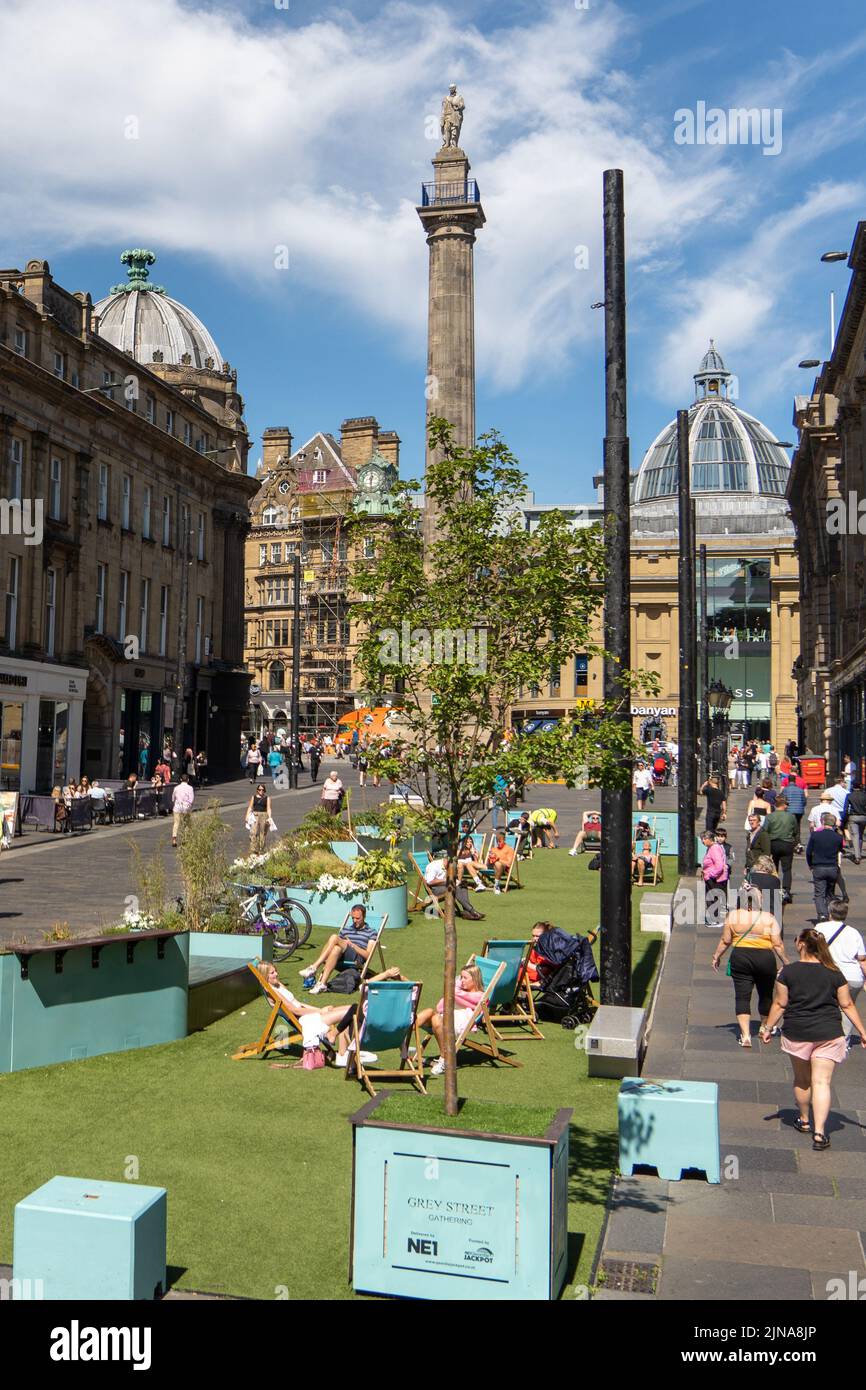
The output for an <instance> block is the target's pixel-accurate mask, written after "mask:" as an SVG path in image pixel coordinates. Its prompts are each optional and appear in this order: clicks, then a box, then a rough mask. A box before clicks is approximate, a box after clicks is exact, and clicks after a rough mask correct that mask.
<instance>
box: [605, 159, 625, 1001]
mask: <svg viewBox="0 0 866 1390" xmlns="http://www.w3.org/2000/svg"><path fill="white" fill-rule="evenodd" d="M604 358H605V438H604V537H605V557H606V562H607V578H606V581H605V603H604V645H605V648H606V650H607V652H608V653H609V655H608V657H607V658H606V660H605V663H604V698H605V700H606V701H610V702H613V704H614V705H615V706H616V710H617V712H616V714H615V715H614V718H615V719H616V720H617V721H618V722H621V723H623V724H627V725H628V727H629V731H630V730H631V698H630V695H629V692H628V691H627V690H624V689H623V686H622V684H621V681H620V673H621V672H622V671H624V670H628V669H629V667H630V666H631V583H630V577H629V564H630V558H631V555H630V552H631V524H630V515H629V482H630V479H629V448H628V432H627V423H626V352H625V211H624V199H623V178H622V170H621V169H606V170H605V171H604ZM630 771H631V768H630V767H629V772H630ZM601 820H602V826H603V834H602V841H601V885H600V887H601V928H602V931H601V998H602V1003H604V1004H625V1005H627V1004H630V1003H631V786H630V783H628V784H627V785H626V786H625V787H623V788H612V789H610V790H602V793H601Z"/></svg>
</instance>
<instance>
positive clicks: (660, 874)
mask: <svg viewBox="0 0 866 1390" xmlns="http://www.w3.org/2000/svg"><path fill="white" fill-rule="evenodd" d="M644 840H652V841H654V842H655V854H654V855H653V858H654V859H655V863H654V864H653V866H652V878H648V877H647V875H646V873H644V876H643V881H644V883H649V884H651V885H653V886H654V885H655V884H657V883H664V881H665V871H664V869H663V867H662V845H661V839H660V837H659V836H658V835H642V836H641V838H640V843H641V844H643V842H644ZM637 847H638V841H637V840H632V843H631V853H632V858H634V857H635V856H636V855H637ZM636 872H637V871H636V869H632V871H631V873H632V879H633V881H634V882H635V883H636V882H637V878H636V877H635V875H636Z"/></svg>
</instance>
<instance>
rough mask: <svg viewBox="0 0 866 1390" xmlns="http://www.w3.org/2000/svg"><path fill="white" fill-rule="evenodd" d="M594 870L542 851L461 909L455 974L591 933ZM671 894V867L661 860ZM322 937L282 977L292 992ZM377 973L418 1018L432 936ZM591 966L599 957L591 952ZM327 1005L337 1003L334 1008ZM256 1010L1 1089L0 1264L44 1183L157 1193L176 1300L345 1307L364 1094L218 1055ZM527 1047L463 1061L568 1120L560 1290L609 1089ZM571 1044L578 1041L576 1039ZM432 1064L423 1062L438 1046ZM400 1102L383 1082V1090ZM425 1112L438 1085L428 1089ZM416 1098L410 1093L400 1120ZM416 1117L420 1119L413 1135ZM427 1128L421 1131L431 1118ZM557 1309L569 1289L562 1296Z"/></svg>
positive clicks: (600, 1155) (610, 1158) (577, 1246)
mask: <svg viewBox="0 0 866 1390" xmlns="http://www.w3.org/2000/svg"><path fill="white" fill-rule="evenodd" d="M588 861H589V856H587V855H584V856H582V857H581V858H579V859H576V860H575V859H572V858H570V857H569V855H567V854H566V853H565V851H564V850H557V851H542V852H538V853H536V855H535V858H534V859H533V860H532V861H531V862H530V863H528V864H525V865H522V866H521V874H522V877H523V881H524V884H525V886H524V888H523V889H521V890H520V891H517V892H509V893H507V894H504V895H502V896H499V897H496V896H494V895H493V894H492V893H485V894H482V895H480V896H479V897H476V898H474V902H475V903H476V905H477V906H478V908H479V910H481V911H484V912H485V913H486V914H487V920H486V921H485V922H462V923H461V924H460V926H459V938H458V939H459V952H460V956H461V958H462V959H466V957H467V956H468V955H469V954H470V953H471V952H474V951H480V950H481V947H482V945H483V943H484V941H485V940H486V939H487V938H488V937H493V936H509V937H519V938H524V937H526V936H528V934H529V931H530V929H531V927H532V924H533V922H535V921H537V920H549V921H552V922H555V923H556V924H557V925H559V926H562V927H564V928H565V929H566V930H568V931H581V932H586V931H588V930H589V929H591V928H592V927H594V926H595V925H596V924H597V922H598V892H599V876H598V874H596V873H590V872H588V870H587V867H586V866H587V863H588ZM665 870H666V874H667V876H668V879H669V880H672V879H673V877H674V874H675V862H674V861H672V860H667V861H666V862H665ZM639 901H640V894H639V893H638V892H637V891H635V895H634V923H635V926H634V928H633V961H634V970H633V980H634V988H633V1002H634V1003H635V1004H636V1005H639V1004H641V1003H643V1002H644V1000H645V999H646V998H647V996H648V991H649V987H650V983H651V980H652V976H653V973H654V971H655V968H656V966H657V963H658V958H659V955H660V947H661V939H660V938H659V937H656V936H650V935H647V934H643V933H641V931H640V922H639ZM325 935H326V933H325V931H324V929H316V930H314V932H313V935H312V938H311V940H310V942H309V943H308V944H307V946H306V947H304V948H303V949H302V951H300V952H298V953H296V955H295V956H293V957H292V958H291V959H290V960H289V961H288V962H286V964H285V965H284V966H283V967H281V974H282V976H283V978H284V979H285V980H286V981H288V982H289V983H290V984H291V986H292V988H294V989H295V990H296V991H298V978H299V977H298V970H299V967H300V965H301V964H302V962H303V961H305V960H306V961H307V962H309V961H311V960H313V959H314V953H315V952H316V951H318V949H319V946H320V945H321V941H322V940H323V938H324V936H325ZM385 948H386V954H387V959H388V963H389V964H390V965H399V966H400V968H401V969H402V970H403V972H404V974H406V975H409V976H411V977H412V978H415V979H420V980H422V981H424V988H423V993H422V1000H421V1004H422V1007H424V1006H429V1005H434V1004H435V1003H436V1001H437V1000H438V999H439V998H440V996H441V994H442V929H441V924H440V923H439V922H438V920H432V921H431V920H429V919H427V918H425V917H423V916H419V915H417V914H415V915H413V917H412V922H411V925H410V926H409V927H408V928H406V929H404V930H402V931H388V932H386V933H385ZM595 949H596V952H597V951H598V946H596V948H595ZM327 1002H328V1003H332V1002H333V1003H337V1002H340V996H336V995H335V996H333V998H331V997H329V998H328V1000H327ZM266 1016H267V1008H266V1005H265V1002H264V1000H263V999H262V1000H260V1001H256V1002H255V1003H253V1004H250V1005H248V1006H247V1008H246V1009H245V1010H242V1011H239V1012H238V1013H234V1014H231V1015H230V1016H229V1017H228V1018H225V1019H222V1020H221V1021H220V1022H219V1023H217V1024H214V1025H212V1026H211V1027H210V1028H208V1029H206V1030H205V1031H204V1032H201V1033H196V1034H194V1035H193V1036H191V1037H189V1038H185V1039H183V1040H181V1041H180V1042H176V1043H171V1044H168V1045H166V1046H162V1047H153V1048H146V1049H143V1050H141V1051H137V1052H125V1053H113V1054H110V1055H108V1056H105V1057H93V1058H88V1059H86V1060H84V1061H80V1062H70V1063H65V1064H63V1065H59V1066H53V1067H44V1068H39V1069H37V1070H34V1071H28V1072H18V1073H14V1074H11V1075H0V1153H2V1154H3V1155H4V1156H5V1161H4V1162H3V1163H2V1165H0V1263H2V1262H7V1263H9V1262H11V1259H12V1219H13V1210H14V1206H15V1203H16V1202H18V1201H20V1200H21V1198H22V1197H24V1196H26V1194H27V1193H29V1192H32V1191H33V1190H34V1189H35V1188H37V1187H39V1186H41V1185H42V1183H44V1182H46V1181H47V1180H48V1179H49V1178H51V1177H53V1176H55V1175H56V1174H63V1175H67V1176H72V1177H83V1178H101V1179H107V1180H112V1181H116V1182H121V1181H123V1180H124V1179H128V1178H129V1177H130V1176H131V1175H134V1176H135V1178H136V1179H137V1180H138V1181H140V1182H142V1183H147V1184H153V1185H156V1186H162V1187H165V1188H166V1189H167V1190H168V1258H169V1265H170V1277H171V1278H173V1279H174V1281H175V1282H176V1285H177V1286H178V1287H179V1288H185V1289H198V1290H201V1291H210V1292H215V1293H228V1294H235V1295H246V1296H248V1297H253V1298H274V1297H276V1296H280V1297H285V1296H286V1294H288V1296H289V1297H291V1298H293V1299H304V1298H310V1299H312V1298H317V1299H343V1298H351V1297H353V1296H354V1295H353V1293H352V1290H351V1288H350V1286H349V1284H348V1264H349V1219H350V1212H349V1202H350V1185H351V1127H350V1125H349V1116H350V1115H352V1114H353V1113H354V1112H355V1111H357V1110H359V1109H360V1108H361V1106H362V1105H363V1104H364V1102H365V1100H366V1099H367V1094H366V1092H365V1091H363V1090H362V1088H361V1087H360V1086H359V1085H358V1083H357V1082H353V1081H349V1080H347V1078H346V1076H345V1073H344V1072H342V1071H338V1070H336V1069H332V1068H326V1069H325V1070H322V1071H316V1072H304V1071H300V1070H297V1071H296V1070H272V1069H271V1068H270V1067H269V1066H268V1064H267V1062H264V1061H260V1060H250V1061H243V1062H234V1061H232V1060H231V1054H232V1052H234V1051H235V1050H236V1049H237V1048H238V1047H239V1046H240V1045H241V1044H243V1043H247V1042H250V1041H251V1040H252V1039H253V1038H255V1037H256V1036H257V1035H258V1034H259V1032H260V1031H261V1029H262V1027H263V1024H264V1021H265V1018H266ZM542 1031H543V1032H544V1035H545V1038H544V1041H543V1042H540V1041H530V1040H526V1041H518V1040H516V1039H515V1041H514V1042H512V1043H510V1045H509V1046H510V1050H511V1051H512V1052H513V1053H514V1054H515V1055H516V1056H517V1057H518V1059H519V1060H520V1061H521V1062H522V1063H523V1065H522V1066H521V1067H520V1068H513V1067H497V1066H495V1065H493V1064H491V1063H490V1062H488V1061H486V1060H485V1059H483V1058H481V1057H480V1056H478V1055H477V1054H470V1055H463V1056H461V1059H460V1069H459V1073H458V1081H459V1088H460V1093H461V1095H462V1096H465V1097H467V1098H469V1099H470V1100H471V1101H473V1102H474V1101H491V1102H496V1103H497V1104H498V1105H503V1104H505V1105H513V1106H517V1107H520V1108H522V1107H530V1106H538V1105H542V1106H546V1107H550V1108H553V1109H557V1108H559V1107H560V1106H569V1107H572V1108H573V1109H574V1116H573V1120H572V1124H571V1127H570V1189H569V1199H570V1200H569V1232H570V1237H569V1239H570V1246H569V1257H570V1261H569V1276H568V1278H569V1285H575V1284H586V1283H588V1276H589V1272H590V1268H591V1263H592V1257H593V1254H594V1251H595V1247H596V1245H597V1242H598V1237H599V1233H600V1230H601V1224H602V1219H603V1215H604V1204H605V1201H606V1198H607V1194H608V1190H609V1182H610V1174H611V1172H612V1171H613V1169H614V1167H615V1165H616V1160H617V1111H616V1096H617V1090H618V1083H617V1082H616V1081H610V1080H605V1079H598V1078H589V1077H588V1076H587V1059H586V1054H585V1053H584V1052H583V1051H582V1049H578V1048H576V1047H575V1034H574V1033H570V1032H567V1031H566V1030H565V1029H562V1028H560V1026H559V1025H558V1024H554V1023H544V1024H542ZM578 1040H579V1039H578ZM434 1051H435V1045H434ZM396 1088H400V1083H399V1082H398V1083H394V1082H390V1081H389V1082H388V1083H387V1086H386V1088H385V1089H388V1090H394V1089H396ZM429 1089H430V1093H431V1105H435V1102H436V1100H437V1099H438V1098H441V1095H442V1082H441V1081H439V1080H437V1079H436V1078H431V1079H430V1080H429ZM422 1099H423V1098H422V1097H421V1096H420V1095H417V1094H416V1093H415V1092H411V1093H410V1092H408V1091H407V1094H406V1097H405V1100H406V1103H407V1104H410V1103H412V1102H413V1100H414V1101H417V1102H421V1101H422ZM421 1113H422V1111H421V1109H420V1107H419V1110H418V1114H419V1117H420V1115H421ZM423 1113H424V1114H425V1116H426V1114H427V1107H425V1108H424V1111H423ZM563 1296H564V1297H568V1296H569V1288H568V1287H567V1288H566V1289H565V1291H564V1295H563Z"/></svg>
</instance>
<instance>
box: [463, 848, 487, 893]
mask: <svg viewBox="0 0 866 1390" xmlns="http://www.w3.org/2000/svg"><path fill="white" fill-rule="evenodd" d="M481 868H483V865H482V863H481V860H480V859H479V858H478V855H477V854H476V853H475V841H474V840H473V839H472V836H471V835H467V836H466V837H465V839H464V840H463V842H462V844H461V845H460V848H459V850H458V851H457V882H458V883H462V882H463V875H464V874H469V875H470V877H471V878H472V881H473V883H474V884H475V891H476V893H484V892H485V891H486V889H485V887H484V884H483V883H482V882H481V879H480V878H479V877H478V870H479V869H481Z"/></svg>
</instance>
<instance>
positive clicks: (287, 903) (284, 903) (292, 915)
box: [271, 898, 313, 946]
mask: <svg viewBox="0 0 866 1390" xmlns="http://www.w3.org/2000/svg"><path fill="white" fill-rule="evenodd" d="M271 912H272V920H273V921H279V919H280V918H282V917H285V918H286V920H287V921H289V922H291V924H292V926H293V927H294V928H295V931H296V932H297V934H298V945H299V946H305V945H306V943H307V942H308V941H309V939H310V932H311V931H312V930H313V919H312V917H311V916H310V914H309V912H308V911H307V909H306V907H305V906H304V904H303V903H299V902H296V901H295V899H294V898H282V899H281V900H280V901H279V902H278V903H276V904H275V906H274V907H273V908H272V909H271Z"/></svg>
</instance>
